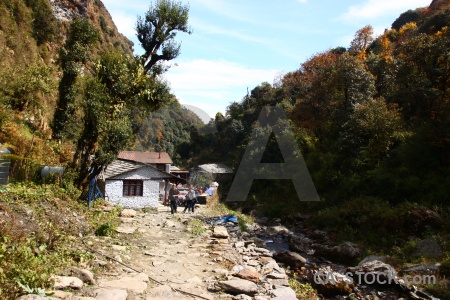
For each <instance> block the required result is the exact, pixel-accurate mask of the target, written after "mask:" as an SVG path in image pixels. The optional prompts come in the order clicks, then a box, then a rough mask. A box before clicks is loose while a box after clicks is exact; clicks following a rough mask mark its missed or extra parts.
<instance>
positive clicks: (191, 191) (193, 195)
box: [188, 185, 197, 212]
mask: <svg viewBox="0 0 450 300" xmlns="http://www.w3.org/2000/svg"><path fill="white" fill-rule="evenodd" d="M188 195H189V196H190V198H191V201H190V203H189V207H188V211H191V212H194V207H195V203H196V202H197V195H196V193H195V190H194V188H193V187H192V185H191V188H190V189H189V192H188Z"/></svg>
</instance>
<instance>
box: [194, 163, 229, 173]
mask: <svg viewBox="0 0 450 300" xmlns="http://www.w3.org/2000/svg"><path fill="white" fill-rule="evenodd" d="M198 168H199V169H200V171H204V172H208V173H213V174H225V173H233V170H232V169H231V168H229V167H227V166H226V165H224V164H204V165H199V166H198Z"/></svg>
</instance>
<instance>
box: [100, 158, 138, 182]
mask: <svg viewBox="0 0 450 300" xmlns="http://www.w3.org/2000/svg"><path fill="white" fill-rule="evenodd" d="M144 166H145V165H143V164H140V163H136V162H133V161H124V160H118V159H116V160H115V161H113V162H112V163H110V164H109V165H108V167H107V168H106V170H105V174H104V175H105V178H111V177H114V176H117V175H119V174H123V173H126V172H129V171H132V170H136V169H139V168H142V167H144Z"/></svg>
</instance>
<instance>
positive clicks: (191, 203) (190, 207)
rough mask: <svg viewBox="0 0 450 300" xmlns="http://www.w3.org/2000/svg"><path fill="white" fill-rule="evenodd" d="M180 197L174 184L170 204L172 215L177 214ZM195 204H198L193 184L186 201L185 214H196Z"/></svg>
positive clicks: (170, 192)
mask: <svg viewBox="0 0 450 300" xmlns="http://www.w3.org/2000/svg"><path fill="white" fill-rule="evenodd" d="M178 195H180V191H179V190H178V189H177V185H176V184H175V183H173V184H172V188H171V189H170V190H169V204H170V212H171V214H172V215H173V214H174V213H176V212H177V208H178ZM195 203H197V195H196V194H195V190H194V187H193V186H192V184H191V185H190V186H189V190H188V192H187V194H186V199H185V200H184V211H183V213H185V212H186V211H188V212H194V208H195Z"/></svg>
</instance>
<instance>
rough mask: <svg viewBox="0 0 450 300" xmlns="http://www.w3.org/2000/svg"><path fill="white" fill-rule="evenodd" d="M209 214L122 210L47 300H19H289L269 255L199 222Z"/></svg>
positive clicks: (93, 239)
mask: <svg viewBox="0 0 450 300" xmlns="http://www.w3.org/2000/svg"><path fill="white" fill-rule="evenodd" d="M178 210H179V211H181V210H180V208H179V209H178ZM209 213H210V212H209V210H208V209H207V208H206V207H204V206H202V207H199V208H198V209H197V210H196V212H195V213H190V214H188V213H186V214H183V213H180V212H179V213H177V214H175V215H171V214H170V211H169V208H168V207H165V206H162V205H160V207H159V208H158V211H157V212H142V211H134V210H123V211H122V214H121V217H120V219H121V225H120V226H119V227H118V228H117V234H116V235H114V236H113V237H97V236H89V237H86V238H85V240H84V242H83V244H84V245H83V247H84V248H85V249H87V250H88V251H89V252H91V253H92V254H94V255H95V257H96V259H95V260H94V261H91V260H89V261H86V262H85V263H84V265H85V268H84V269H80V268H75V267H73V268H70V269H68V270H66V271H65V273H64V274H59V275H58V276H55V286H54V287H55V290H54V291H53V295H51V296H48V297H42V296H37V295H26V296H22V297H21V298H19V299H20V300H24V299H35V300H38V299H49V298H50V299H69V300H93V299H96V300H140V299H145V300H156V299H211V300H212V299H256V300H263V299H279V300H280V299H282V300H289V299H296V297H295V292H294V291H293V290H292V289H291V288H290V287H289V286H288V280H287V275H286V273H285V270H284V269H283V268H281V267H280V266H279V265H278V264H277V263H276V262H275V260H274V259H273V258H272V257H271V256H272V254H271V253H270V251H268V250H267V249H265V248H260V247H258V246H257V245H256V244H255V243H253V242H252V241H251V238H250V239H247V240H245V241H244V240H242V239H238V238H237V235H236V234H233V231H235V232H239V227H238V226H231V227H229V228H228V230H227V228H226V227H225V226H221V225H218V226H213V225H211V224H208V223H203V222H200V221H199V220H200V219H202V220H208V218H209V215H208V214H209ZM193 231H196V232H197V234H193ZM80 246H81V245H80Z"/></svg>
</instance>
